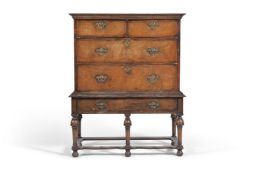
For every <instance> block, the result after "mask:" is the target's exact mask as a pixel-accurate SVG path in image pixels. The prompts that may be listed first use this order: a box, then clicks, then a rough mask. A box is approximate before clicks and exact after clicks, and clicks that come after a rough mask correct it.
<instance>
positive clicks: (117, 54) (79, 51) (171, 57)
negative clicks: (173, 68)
mask: <svg viewBox="0 0 260 175" xmlns="http://www.w3.org/2000/svg"><path fill="white" fill-rule="evenodd" d="M76 58H77V62H100V63H101V62H102V63H104V62H121V63H125V62H144V63H151V62H153V63H170V62H176V61H177V41H176V40H174V39H172V40H170V39H169V40H159V39H130V38H125V39H107V40H105V39H99V40H92V39H79V40H77V41H76Z"/></svg>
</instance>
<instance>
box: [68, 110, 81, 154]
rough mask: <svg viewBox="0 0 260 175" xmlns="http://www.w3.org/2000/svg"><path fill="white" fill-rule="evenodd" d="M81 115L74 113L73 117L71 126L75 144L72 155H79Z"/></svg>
mask: <svg viewBox="0 0 260 175" xmlns="http://www.w3.org/2000/svg"><path fill="white" fill-rule="evenodd" d="M79 123H80V122H79V115H76V114H73V115H72V119H71V124H70V125H71V127H72V138H73V145H72V151H73V153H72V156H73V157H78V156H79V154H78V137H79Z"/></svg>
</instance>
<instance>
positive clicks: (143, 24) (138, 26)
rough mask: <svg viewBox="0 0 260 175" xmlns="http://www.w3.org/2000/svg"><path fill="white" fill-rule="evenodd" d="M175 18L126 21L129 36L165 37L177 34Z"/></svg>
mask: <svg viewBox="0 0 260 175" xmlns="http://www.w3.org/2000/svg"><path fill="white" fill-rule="evenodd" d="M178 31H179V27H178V21H177V20H141V21H129V22H128V34H129V36H130V37H166V36H175V35H177V34H178Z"/></svg>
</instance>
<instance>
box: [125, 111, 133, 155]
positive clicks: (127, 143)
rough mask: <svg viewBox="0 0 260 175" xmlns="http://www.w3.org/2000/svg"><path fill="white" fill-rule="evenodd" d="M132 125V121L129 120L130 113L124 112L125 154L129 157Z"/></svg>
mask: <svg viewBox="0 0 260 175" xmlns="http://www.w3.org/2000/svg"><path fill="white" fill-rule="evenodd" d="M131 125H132V122H131V120H130V114H125V121H124V126H125V156H126V157H130V156H131V152H130V149H131V145H130V127H131Z"/></svg>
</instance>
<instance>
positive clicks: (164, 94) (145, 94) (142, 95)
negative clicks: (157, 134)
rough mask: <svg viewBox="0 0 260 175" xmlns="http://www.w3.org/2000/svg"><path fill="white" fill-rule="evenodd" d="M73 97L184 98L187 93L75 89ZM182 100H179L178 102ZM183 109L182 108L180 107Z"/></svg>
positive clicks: (74, 102)
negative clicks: (87, 90)
mask: <svg viewBox="0 0 260 175" xmlns="http://www.w3.org/2000/svg"><path fill="white" fill-rule="evenodd" d="M70 97H71V98H73V99H82V98H83V99H85V98H87V99H96V98H113V99H115V98H120V99H124V98H128V99H131V98H146V99H147V98H148V99H149V98H177V99H182V98H183V97H185V95H184V94H183V93H182V92H180V91H146V92H137V91H135V92H127V91H116V92H115V91H114V92H109V93H108V92H100V91H90V92H77V91H74V92H73V93H72V94H71V95H70ZM179 101H180V100H178V103H180V102H179ZM73 104H74V108H75V107H76V100H74V101H73ZM180 110H181V109H180Z"/></svg>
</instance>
